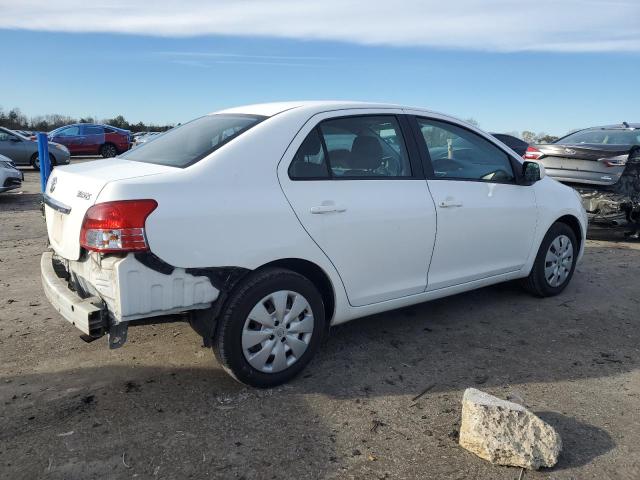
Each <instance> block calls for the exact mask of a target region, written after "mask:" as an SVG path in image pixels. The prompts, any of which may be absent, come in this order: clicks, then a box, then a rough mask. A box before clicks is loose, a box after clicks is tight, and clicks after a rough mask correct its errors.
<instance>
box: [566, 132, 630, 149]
mask: <svg viewBox="0 0 640 480" xmlns="http://www.w3.org/2000/svg"><path fill="white" fill-rule="evenodd" d="M556 143H558V144H560V145H576V144H580V143H589V144H592V145H640V130H621V129H618V130H615V129H610V130H605V129H599V130H582V131H580V132H576V133H572V134H570V135H567V136H566V137H564V138H561V139H560V140H558V141H557V142H556Z"/></svg>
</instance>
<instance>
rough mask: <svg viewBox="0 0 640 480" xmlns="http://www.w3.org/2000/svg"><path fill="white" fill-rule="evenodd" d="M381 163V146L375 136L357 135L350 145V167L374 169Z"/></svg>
mask: <svg viewBox="0 0 640 480" xmlns="http://www.w3.org/2000/svg"><path fill="white" fill-rule="evenodd" d="M381 164H382V146H381V145H380V140H378V139H377V138H376V137H367V136H364V135H360V136H357V137H356V138H355V139H354V140H353V145H352V146H351V168H353V169H357V170H375V169H376V168H378V167H380V165H381Z"/></svg>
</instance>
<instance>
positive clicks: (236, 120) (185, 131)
mask: <svg viewBox="0 0 640 480" xmlns="http://www.w3.org/2000/svg"><path fill="white" fill-rule="evenodd" d="M265 118H266V117H263V116H259V115H243V114H219V115H207V116H204V117H200V118H197V119H195V120H192V121H190V122H189V123H185V124H184V125H182V126H179V127H175V128H172V129H171V130H169V131H167V132H166V133H164V134H163V135H159V136H158V137H157V138H155V139H154V140H153V142H147V143H145V144H143V145H141V146H140V147H137V148H135V149H133V150H130V151H128V152H127V153H125V154H123V155H120V158H124V159H125V160H134V161H136V162H146V163H156V164H159V165H168V166H170V167H181V168H184V167H188V166H189V165H193V164H194V163H196V162H198V161H199V160H202V159H203V158H204V157H206V156H207V155H209V154H210V153H211V152H213V151H214V150H216V149H217V148H219V147H221V146H222V145H224V144H225V143H227V142H229V141H230V140H232V139H233V138H235V137H237V136H239V135H241V134H242V133H244V132H246V131H247V130H249V129H250V128H251V127H253V126H254V125H256V124H258V123H259V122H261V121H262V120H264V119H265Z"/></svg>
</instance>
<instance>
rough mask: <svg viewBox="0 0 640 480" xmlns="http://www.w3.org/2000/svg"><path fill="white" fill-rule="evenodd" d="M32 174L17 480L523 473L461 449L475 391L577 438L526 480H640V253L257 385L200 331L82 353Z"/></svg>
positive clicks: (8, 267)
mask: <svg viewBox="0 0 640 480" xmlns="http://www.w3.org/2000/svg"><path fill="white" fill-rule="evenodd" d="M25 177H26V182H25V185H24V189H23V192H21V193H15V194H5V195H0V291H1V292H2V294H1V295H0V406H1V407H0V477H1V478H7V479H21V478H25V479H32V478H66V479H76V478H77V479H89V478H132V477H137V478H203V477H209V478H246V479H250V478H260V479H262V478H274V479H275V478H283V479H284V478H296V479H299V478H340V479H342V478H367V479H378V478H380V479H384V478H394V479H395V478H438V479H461V478H487V479H516V478H518V476H519V475H520V471H519V470H517V469H513V468H507V467H498V466H492V465H490V464H488V463H486V462H485V461H483V460H481V459H479V458H476V457H475V456H473V455H472V454H470V453H468V452H466V451H465V450H463V449H461V448H460V447H458V446H457V435H458V428H459V419H460V400H461V398H462V392H463V391H464V389H465V388H467V387H470V386H473V387H476V388H480V389H482V390H485V391H487V392H489V393H492V394H495V395H498V396H500V397H506V396H507V395H508V394H509V393H510V392H517V393H518V394H519V395H521V396H522V397H523V398H524V399H525V400H526V403H527V404H528V406H529V407H530V408H531V409H532V410H533V411H535V412H537V413H538V414H540V415H541V416H542V417H543V418H544V419H546V420H547V421H549V422H550V423H551V424H553V425H554V426H556V428H557V429H558V431H559V432H560V433H561V435H562V438H563V441H564V450H563V453H562V454H561V458H560V462H559V464H558V465H557V466H556V467H555V468H553V469H549V470H541V471H538V472H526V473H525V475H524V478H526V479H533V478H535V479H541V478H553V479H570V478H575V479H599V480H601V479H606V478H615V479H638V478H640V446H639V445H640V429H639V428H638V425H640V373H639V370H638V368H639V366H640V350H639V340H640V331H639V330H638V323H639V322H640V315H639V312H640V281H638V279H639V278H640V245H638V244H631V243H623V242H621V241H616V239H615V238H614V239H613V240H612V239H611V238H609V240H607V235H608V234H607V233H604V234H601V235H599V236H598V240H590V241H589V242H588V245H587V249H586V254H585V258H584V260H583V262H582V263H581V264H580V265H579V267H578V269H577V271H576V274H575V277H574V280H573V282H572V283H571V285H570V286H569V287H568V289H567V290H566V291H565V293H564V294H562V295H561V296H559V297H555V298H550V299H543V300H540V299H536V298H532V297H530V296H529V295H527V294H526V293H523V292H522V291H521V290H520V289H519V287H518V286H517V285H514V284H503V285H498V286H494V287H490V288H484V289H482V290H478V291H475V292H471V293H466V294H462V295H457V296H455V297H452V298H447V299H442V300H438V301H433V302H430V303H425V304H422V305H417V306H414V307H411V308H406V309H403V310H398V311H393V312H388V313H384V314H380V315H376V316H373V317H369V318H365V319H361V320H357V321H354V322H351V323H349V324H346V325H343V326H340V327H337V328H334V329H333V330H332V332H331V335H330V336H329V338H328V339H327V340H326V342H325V344H324V345H323V347H322V349H321V350H320V352H319V354H318V355H317V357H316V358H315V359H314V361H312V363H311V364H310V365H309V367H308V368H307V369H306V370H305V372H304V373H303V375H302V376H301V377H299V378H298V379H296V380H295V381H293V382H291V383H290V384H288V385H285V386H282V387H279V388H276V389H273V390H267V391H264V390H254V389H250V388H246V387H244V386H242V385H240V384H237V383H235V382H234V381H233V380H232V379H231V378H229V377H228V376H227V375H226V374H225V373H224V372H223V371H222V369H221V368H220V367H219V366H218V365H217V363H216V361H215V359H214V358H213V355H212V353H211V351H210V350H209V349H206V348H203V347H202V346H201V341H200V340H199V338H198V337H197V335H196V334H195V333H194V332H193V331H192V330H191V329H190V328H189V326H188V325H187V324H185V323H184V322H182V323H180V322H178V323H165V324H160V325H155V326H146V327H138V328H133V329H131V330H130V332H129V342H128V343H127V344H126V345H125V346H124V347H123V348H121V349H120V350H114V351H110V350H108V349H107V345H106V340H105V339H100V340H98V341H95V342H93V343H91V344H87V343H84V342H82V341H81V340H80V339H79V338H78V332H77V331H76V330H75V329H74V328H73V327H71V326H70V325H68V324H67V323H66V322H65V321H64V320H62V318H60V317H59V316H58V315H57V314H56V313H55V312H54V311H53V309H52V308H51V307H49V305H48V303H47V301H46V299H45V298H44V294H43V293H42V290H41V286H40V278H39V255H40V254H41V252H42V251H43V250H44V249H45V247H46V238H45V237H46V236H45V228H44V223H43V220H42V218H41V216H40V213H39V210H38V201H39V194H38V191H39V190H38V189H39V184H38V177H37V174H36V173H34V172H32V171H30V170H25ZM177 320H180V319H179V318H177ZM429 386H432V388H431V389H430V390H429V391H428V392H427V393H426V394H424V395H423V396H422V397H420V398H419V399H418V400H416V401H414V400H413V398H414V397H415V396H417V395H418V394H419V393H421V392H422V391H423V390H424V389H425V388H427V387H429Z"/></svg>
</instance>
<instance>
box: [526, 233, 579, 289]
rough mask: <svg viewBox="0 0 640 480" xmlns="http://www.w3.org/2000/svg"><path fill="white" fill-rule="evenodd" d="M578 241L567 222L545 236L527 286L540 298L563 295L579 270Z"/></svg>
mask: <svg viewBox="0 0 640 480" xmlns="http://www.w3.org/2000/svg"><path fill="white" fill-rule="evenodd" d="M577 256H578V240H577V238H576V235H575V233H573V230H572V229H571V228H570V227H569V226H568V225H567V224H566V223H554V224H553V225H552V226H551V228H550V229H549V231H548V232H547V234H546V235H545V236H544V239H543V240H542V243H541V244H540V249H539V250H538V254H537V255H536V259H535V262H534V264H533V268H532V269H531V273H530V274H529V276H528V277H527V278H526V279H524V282H523V284H524V287H525V289H526V290H528V291H529V292H531V293H533V294H534V295H537V296H539V297H551V296H553V295H558V294H559V293H560V292H562V291H563V290H564V289H565V288H566V286H567V285H568V284H569V282H570V281H571V277H572V276H573V272H574V270H575V268H576V259H577Z"/></svg>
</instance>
